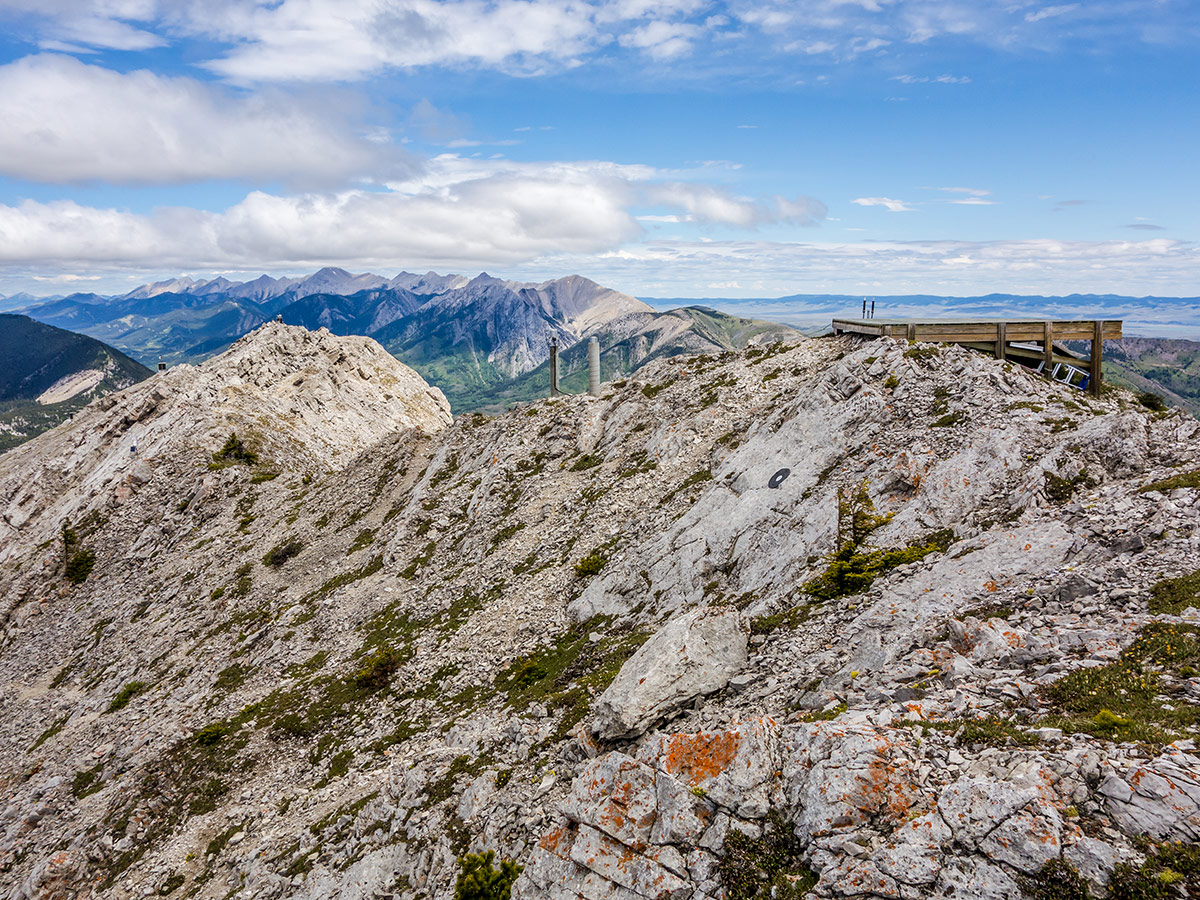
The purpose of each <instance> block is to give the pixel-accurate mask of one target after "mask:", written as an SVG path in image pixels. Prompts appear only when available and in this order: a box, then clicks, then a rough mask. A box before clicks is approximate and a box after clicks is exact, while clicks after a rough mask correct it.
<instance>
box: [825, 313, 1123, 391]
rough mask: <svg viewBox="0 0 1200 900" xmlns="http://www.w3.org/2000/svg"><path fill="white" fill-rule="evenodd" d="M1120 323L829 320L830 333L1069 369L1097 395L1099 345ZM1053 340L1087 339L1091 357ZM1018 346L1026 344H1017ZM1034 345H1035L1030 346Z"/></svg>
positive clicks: (1117, 331) (1101, 348) (1116, 335)
mask: <svg viewBox="0 0 1200 900" xmlns="http://www.w3.org/2000/svg"><path fill="white" fill-rule="evenodd" d="M1121 326H1122V323H1121V320H1120V319H1095V320H1083V319H1060V320H1057V321H1038V320H1034V319H834V320H833V332H834V334H844V333H850V334H863V335H869V336H871V337H896V338H906V339H908V340H910V341H930V342H940V343H950V344H962V345H964V346H967V347H972V348H974V349H976V350H984V351H986V352H990V353H994V354H995V355H996V358H997V359H1010V358H1011V359H1014V360H1016V361H1019V362H1023V363H1026V364H1027V365H1032V366H1034V367H1035V368H1036V367H1037V366H1038V365H1039V364H1040V366H1041V368H1042V370H1043V371H1044V372H1045V373H1046V374H1047V375H1049V374H1051V373H1052V372H1053V371H1054V369H1055V367H1056V366H1064V365H1069V366H1071V367H1072V368H1075V369H1078V370H1080V371H1085V372H1086V373H1087V387H1088V389H1089V390H1090V391H1091V392H1092V394H1093V395H1096V396H1098V395H1099V394H1100V386H1101V384H1102V383H1103V367H1102V358H1103V352H1104V342H1105V341H1113V340H1117V339H1119V338H1120V337H1121V335H1122V328H1121ZM1055 341H1091V354H1090V356H1089V358H1088V359H1086V360H1084V359H1081V358H1080V357H1078V356H1076V355H1075V354H1073V353H1071V352H1070V351H1069V350H1067V349H1066V348H1065V347H1062V346H1061V345H1059V346H1056V345H1055V343H1054V342H1055ZM1022 344H1024V345H1026V346H1021V345H1022ZM1029 345H1034V346H1029Z"/></svg>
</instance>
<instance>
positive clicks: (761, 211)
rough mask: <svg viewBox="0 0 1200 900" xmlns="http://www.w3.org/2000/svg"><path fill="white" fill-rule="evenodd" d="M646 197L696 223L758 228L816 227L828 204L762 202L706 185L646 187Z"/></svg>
mask: <svg viewBox="0 0 1200 900" xmlns="http://www.w3.org/2000/svg"><path fill="white" fill-rule="evenodd" d="M643 194H644V195H645V196H646V197H647V199H648V200H649V201H650V202H651V203H653V204H656V205H663V206H672V207H676V208H680V209H683V210H686V211H687V213H688V214H689V216H690V217H691V220H692V221H696V222H703V223H706V224H713V225H732V226H735V227H739V228H755V227H758V226H759V225H776V224H780V223H786V224H792V225H815V224H816V223H817V222H819V221H820V220H821V219H824V218H825V214H826V212H827V210H826V208H825V204H823V203H821V202H820V201H819V200H813V199H812V198H809V197H797V198H796V199H794V200H791V199H788V198H786V197H782V196H779V195H776V196H773V197H767V198H763V199H759V200H752V199H750V198H748V197H738V196H735V195H733V194H731V193H730V192H729V191H727V190H725V189H723V188H719V187H714V186H712V185H706V184H693V183H688V182H668V183H665V184H657V185H646V186H645V187H644V188H643Z"/></svg>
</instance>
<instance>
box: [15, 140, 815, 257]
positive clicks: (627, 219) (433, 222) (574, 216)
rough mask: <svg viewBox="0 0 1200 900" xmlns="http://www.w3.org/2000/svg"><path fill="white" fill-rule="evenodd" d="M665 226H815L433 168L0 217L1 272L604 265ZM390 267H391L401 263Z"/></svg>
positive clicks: (439, 161)
mask: <svg viewBox="0 0 1200 900" xmlns="http://www.w3.org/2000/svg"><path fill="white" fill-rule="evenodd" d="M648 206H649V207H653V208H655V209H656V210H659V209H662V210H665V212H662V213H661V214H660V213H657V212H656V213H650V215H661V216H662V218H660V219H657V220H658V221H668V219H666V218H665V217H666V216H673V217H675V218H674V219H673V221H678V222H695V223H701V224H719V225H725V226H732V227H742V228H753V227H755V226H757V225H762V224H783V223H790V224H813V223H815V222H817V221H819V220H820V219H821V218H823V217H824V215H825V207H824V205H823V204H821V203H820V202H819V201H817V200H812V199H809V198H804V197H796V198H787V197H782V196H774V197H766V198H760V199H757V200H754V199H749V198H745V197H739V196H736V195H734V194H732V193H730V192H729V191H727V190H726V189H724V188H721V187H717V186H712V185H703V184H695V183H688V182H678V181H662V180H660V178H659V174H658V173H657V172H656V171H655V170H653V169H651V168H649V167H645V166H622V165H617V164H614V163H608V162H602V161H597V162H573V163H551V164H540V163H520V162H512V161H508V160H477V159H468V158H463V157H458V156H454V155H451V154H446V155H442V156H439V157H435V158H434V159H433V160H430V161H429V163H428V164H427V166H426V167H425V168H423V169H422V170H421V171H420V172H418V173H414V174H413V175H412V176H411V177H409V178H407V179H403V180H398V181H396V182H393V183H392V184H391V185H390V186H389V189H387V190H376V191H372V190H347V191H340V192H333V193H306V194H299V195H295V196H279V195H274V194H270V193H267V192H263V191H254V192H252V193H250V194H249V195H248V196H247V197H246V198H245V199H244V200H242V201H241V202H240V203H238V204H236V205H234V206H232V207H230V208H229V209H226V210H224V211H223V212H206V211H201V210H194V209H181V208H164V209H159V210H156V211H154V212H153V213H149V214H136V213H131V212H127V211H123V210H118V209H100V208H95V207H87V206H82V205H79V204H76V203H74V202H71V201H58V202H53V203H38V202H34V201H26V202H24V203H21V204H19V205H14V206H0V263H8V264H9V265H10V266H17V265H20V266H38V265H45V266H63V267H64V268H65V267H67V266H70V267H72V270H73V269H74V268H76V267H77V266H78V264H79V262H80V261H86V262H90V263H94V264H97V265H102V266H105V267H109V268H113V267H115V268H120V267H148V266H151V265H153V266H154V267H156V268H159V267H161V266H164V265H174V266H178V267H180V268H182V269H202V268H213V267H216V268H246V267H249V268H270V267H272V266H291V265H296V266H303V265H310V264H311V265H315V264H325V263H330V262H332V263H338V264H352V263H353V264H363V265H371V264H377V263H379V261H381V260H383V261H395V262H397V263H400V264H407V265H416V264H419V265H427V266H455V267H467V268H469V267H472V266H480V267H482V266H495V265H512V264H516V263H519V262H522V261H526V260H529V259H532V258H535V257H537V256H541V255H545V254H549V253H595V252H601V251H605V250H609V249H611V248H613V247H615V246H619V245H621V244H623V243H625V242H628V241H630V240H633V239H636V238H638V237H639V236H640V235H642V234H643V227H642V226H641V225H640V224H639V221H638V212H639V210H640V209H645V208H646V207H648ZM389 264H390V263H389Z"/></svg>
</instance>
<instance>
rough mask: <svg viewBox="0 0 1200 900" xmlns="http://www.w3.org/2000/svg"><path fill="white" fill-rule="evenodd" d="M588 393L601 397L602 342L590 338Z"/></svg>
mask: <svg viewBox="0 0 1200 900" xmlns="http://www.w3.org/2000/svg"><path fill="white" fill-rule="evenodd" d="M588 393H589V394H591V395H592V396H593V397H598V396H600V341H599V340H597V339H596V338H594V337H591V338H588Z"/></svg>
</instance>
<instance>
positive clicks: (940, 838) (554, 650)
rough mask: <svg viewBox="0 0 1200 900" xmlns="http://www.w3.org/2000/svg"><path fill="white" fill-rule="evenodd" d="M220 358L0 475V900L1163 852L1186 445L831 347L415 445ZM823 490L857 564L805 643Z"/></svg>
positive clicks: (1197, 554) (1180, 778) (1189, 427)
mask: <svg viewBox="0 0 1200 900" xmlns="http://www.w3.org/2000/svg"><path fill="white" fill-rule="evenodd" d="M257 339H261V340H263V342H264V343H263V345H262V346H261V347H260V348H259V352H255V350H254V346H253V345H247V346H239V347H238V348H234V350H232V351H231V352H230V355H229V356H228V357H226V358H223V359H222V360H221V361H217V362H219V364H220V366H219V369H217V370H212V371H210V370H208V369H207V368H205V367H201V368H200V369H197V370H186V369H183V368H182V367H181V368H180V369H177V370H172V371H171V372H169V373H168V374H167V375H166V376H165V377H162V376H156V377H155V378H154V379H152V380H151V381H150V382H149V383H148V384H147V385H145V386H143V387H138V388H134V389H131V390H129V391H126V392H124V393H123V394H121V395H116V397H115V402H114V404H113V405H111V406H110V407H109V408H108V409H102V408H100V407H99V406H96V407H93V408H91V409H89V410H88V411H87V412H86V413H84V414H83V415H80V416H77V417H76V420H75V422H74V423H72V425H71V426H69V427H65V428H63V429H60V430H59V431H57V432H54V433H52V434H48V435H44V436H42V437H41V438H39V439H37V440H36V441H34V442H33V443H32V444H31V445H30V446H29V447H27V448H22V449H19V450H17V451H15V452H14V453H13V454H9V455H8V456H6V457H4V458H3V461H2V463H0V510H3V515H4V517H5V519H4V521H5V523H6V524H5V525H3V526H0V561H2V565H0V596H2V597H3V604H4V606H3V617H2V618H3V625H2V626H0V627H2V629H3V630H2V631H0V683H2V684H3V685H4V686H5V690H3V691H0V788H2V789H3V791H4V796H5V797H6V802H5V803H4V805H3V807H2V808H0V886H2V888H3V890H2V891H0V896H6V897H10V898H13V900H16V898H20V900H28V898H38V900H42V898H51V897H53V898H59V897H63V898H65V897H84V898H120V900H125V898H132V897H143V896H149V895H151V894H153V893H155V892H157V893H160V894H161V895H163V896H183V895H191V896H195V897H199V898H225V897H227V896H228V895H230V893H231V892H234V893H235V894H237V895H239V896H242V897H245V898H251V897H256V898H282V897H287V898H293V897H294V898H306V900H326V898H329V900H331V898H334V897H338V898H346V897H350V898H363V900H366V898H377V897H388V896H391V897H396V898H403V900H415V898H416V897H418V896H423V897H425V898H432V900H449V898H450V897H451V896H452V894H453V884H454V880H455V876H456V873H457V865H456V857H458V856H460V855H461V854H462V853H464V852H466V851H471V852H478V851H483V850H495V851H496V852H497V854H498V855H499V856H500V857H503V858H508V859H514V860H516V861H517V862H518V863H520V864H521V865H522V866H524V872H523V874H522V875H521V877H520V879H519V880H518V882H517V884H516V886H515V888H514V894H515V896H518V897H521V898H525V900H530V898H537V897H555V898H559V897H584V898H587V900H635V898H656V897H661V896H675V897H680V898H682V897H691V898H694V900H705V898H712V900H717V898H719V897H721V896H722V894H723V891H724V890H725V889H726V887H728V885H727V884H726V877H727V875H728V873H727V872H725V870H724V869H723V864H724V862H725V861H727V860H731V859H736V860H738V864H739V865H742V864H744V865H745V866H746V867H749V869H753V868H754V866H755V865H756V863H755V860H754V858H753V854H751V853H750V852H749V851H748V850H747V849H746V848H747V846H751V847H754V846H765V845H764V844H761V843H759V844H755V842H764V841H767V842H768V843H769V841H768V839H771V840H775V839H776V838H778V836H779V835H780V834H784V835H785V836H786V838H787V840H786V842H785V843H786V846H785V847H784V850H785V851H786V852H785V853H784V855H785V856H787V858H788V862H787V865H788V870H787V871H785V872H782V873H776V874H777V876H778V878H783V879H785V881H784V882H781V883H780V884H782V885H783V886H785V887H786V886H788V885H795V884H797V883H801V884H805V885H809V884H811V885H812V890H813V892H814V894H815V896H817V897H822V898H826V897H843V896H844V897H862V896H867V897H887V898H898V900H917V898H924V897H945V898H949V897H951V896H954V897H959V898H961V897H962V896H964V895H965V896H974V897H989V898H1014V900H1015V898H1017V897H1018V896H1019V895H1020V892H1021V891H1022V890H1023V888H1022V884H1023V879H1027V878H1031V877H1032V878H1036V877H1037V873H1038V872H1039V871H1040V869H1041V867H1042V866H1043V865H1044V864H1045V863H1046V862H1047V861H1055V860H1059V859H1062V860H1065V861H1066V862H1068V863H1069V864H1070V865H1072V866H1074V867H1075V868H1076V869H1077V870H1078V872H1079V873H1080V875H1081V876H1082V877H1084V878H1086V879H1087V880H1088V881H1089V882H1091V883H1092V885H1093V888H1094V890H1095V891H1099V890H1100V889H1101V887H1102V886H1103V885H1104V884H1105V883H1106V881H1107V880H1108V879H1109V878H1110V877H1113V872H1114V869H1115V867H1116V866H1117V865H1118V864H1120V863H1123V862H1129V863H1132V864H1134V865H1135V866H1136V865H1140V864H1141V861H1142V860H1143V858H1144V856H1145V852H1146V851H1145V849H1144V846H1143V845H1142V844H1140V843H1139V842H1138V841H1137V840H1135V838H1137V837H1138V836H1140V835H1147V836H1149V837H1150V839H1151V840H1153V841H1165V840H1174V839H1179V840H1185V841H1195V840H1197V815H1198V813H1197V807H1196V805H1195V803H1196V799H1197V797H1198V796H1200V788H1197V785H1196V778H1195V773H1196V772H1197V770H1198V768H1200V760H1198V758H1197V755H1196V752H1195V749H1194V744H1193V743H1192V740H1193V739H1192V736H1193V735H1194V734H1195V733H1196V728H1197V724H1196V723H1197V716H1198V714H1197V712H1196V709H1197V703H1200V678H1197V677H1196V676H1195V671H1196V668H1197V667H1200V650H1196V649H1195V643H1194V642H1196V641H1200V636H1198V635H1197V633H1196V626H1197V624H1198V623H1200V613H1197V612H1194V611H1189V604H1191V605H1192V606H1194V605H1195V604H1196V603H1198V602H1200V600H1197V599H1196V598H1195V597H1194V596H1190V595H1189V594H1188V591H1189V590H1191V588H1188V587H1187V585H1189V584H1193V582H1191V581H1186V582H1180V583H1175V582H1169V583H1168V582H1164V579H1176V578H1178V577H1180V576H1189V575H1191V573H1193V572H1194V571H1195V570H1196V567H1197V565H1198V563H1197V560H1198V559H1200V490H1197V489H1196V488H1195V487H1192V486H1190V485H1192V484H1193V482H1192V481H1191V480H1189V479H1186V478H1176V477H1175V476H1179V475H1181V474H1183V473H1187V472H1191V471H1193V470H1197V469H1200V446H1198V444H1200V424H1198V423H1196V422H1195V421H1193V420H1189V419H1185V418H1183V417H1182V416H1179V415H1177V414H1171V415H1157V414H1151V413H1147V412H1143V411H1141V410H1139V409H1138V408H1137V406H1136V404H1132V403H1130V402H1129V399H1128V398H1127V397H1125V396H1124V395H1122V394H1120V393H1119V392H1117V393H1114V394H1112V395H1111V396H1106V397H1104V398H1102V399H1101V400H1098V401H1097V400H1092V399H1088V398H1085V397H1083V396H1082V395H1080V394H1079V393H1078V392H1075V391H1073V390H1072V389H1069V388H1065V387H1063V386H1061V385H1055V384H1051V383H1049V382H1047V381H1044V380H1042V379H1040V378H1039V377H1037V376H1033V375H1030V374H1028V373H1025V372H1023V371H1021V370H1019V369H1016V368H1012V367H1009V366H1006V365H1004V364H1000V363H997V362H995V361H994V360H990V359H986V358H983V357H980V356H976V355H973V354H971V353H970V352H968V351H966V350H962V349H957V348H949V349H946V348H941V349H939V348H934V347H926V346H917V347H909V346H908V345H906V344H902V343H895V342H891V341H876V342H873V343H860V342H858V341H856V340H853V339H849V338H841V339H834V340H814V341H806V342H803V343H800V344H798V345H795V346H790V347H786V348H783V347H768V348H755V349H753V350H752V351H749V352H747V353H745V354H730V355H728V356H722V357H719V358H718V357H712V358H707V359H705V358H691V359H686V360H674V361H662V362H658V363H654V364H652V366H651V367H650V368H649V369H648V370H647V377H648V378H650V379H651V381H649V382H631V383H628V384H621V385H610V386H609V389H608V391H607V393H605V395H604V396H602V397H599V398H594V399H593V398H582V397H580V398H574V397H572V398H562V399H559V400H556V401H543V402H539V403H536V404H532V405H529V406H526V407H521V408H518V409H515V410H513V411H511V412H509V413H507V414H505V415H502V416H498V417H495V418H487V417H484V416H470V417H461V418H459V419H458V420H457V421H455V422H453V423H452V424H450V425H449V426H448V427H447V426H445V425H444V423H445V421H446V419H445V410H444V407H443V406H442V405H441V404H440V403H439V402H438V399H437V396H436V395H435V394H434V395H430V394H428V392H427V391H426V389H425V388H424V386H423V385H422V384H420V383H414V384H413V385H412V387H411V389H409V388H404V389H403V390H401V389H400V387H402V386H403V384H404V383H405V382H404V379H403V378H402V376H401V374H397V372H398V371H400V372H402V371H403V370H396V369H394V368H392V366H393V364H392V363H391V362H390V361H389V360H388V359H387V358H386V357H385V356H378V358H376V357H375V356H372V355H370V353H368V352H367V351H362V352H360V350H362V348H361V347H357V345H355V344H353V343H346V342H343V341H341V340H340V339H334V338H331V337H329V336H328V335H323V334H320V333H317V334H315V335H305V334H304V333H302V332H298V331H296V330H294V329H286V330H276V329H274V327H269V328H267V329H264V330H263V331H262V332H260V333H259V334H258V336H257ZM251 340H255V338H252V339H251ZM269 342H273V343H270V346H269V350H268V346H267V345H268V343H269ZM364 346H366V345H364ZM356 347H357V349H356ZM373 352H374V351H371V353H373ZM343 354H344V355H343ZM372 360H375V361H374V362H372ZM359 368H361V369H362V373H361V374H360V373H359V372H358V369H359ZM389 372H390V373H391V376H389V377H395V378H396V379H397V382H398V385H397V386H393V385H385V384H384V381H385V377H384V376H385V375H387V373H389ZM301 377H302V378H303V380H302V381H301V383H299V384H297V383H296V381H297V380H298V379H300V378H301ZM289 379H290V380H289ZM168 388H169V390H168ZM155 391H157V392H158V396H156V394H155ZM380 410H384V411H385V412H386V414H383V415H381V414H380ZM405 410H407V412H405ZM405 415H408V416H409V417H410V418H409V419H405V418H404V417H405ZM939 422H940V423H942V424H939ZM289 423H290V424H289ZM301 423H303V427H301ZM411 425H417V426H420V427H415V428H414V427H408V426H411ZM235 429H236V430H237V431H238V433H239V435H242V434H243V433H245V434H246V435H248V436H249V435H251V434H252V433H253V436H254V437H255V439H256V440H257V441H258V443H257V444H256V446H258V447H260V448H261V451H262V452H261V454H260V460H259V462H258V463H256V464H254V465H247V464H238V463H234V462H229V463H228V464H225V465H218V466H217V468H215V469H210V468H209V464H210V463H211V462H213V457H212V454H213V452H214V451H216V450H217V449H218V448H219V447H220V446H221V444H222V442H223V441H224V440H225V438H226V437H227V436H228V433H229V431H230V430H235ZM305 432H307V433H305ZM135 438H136V440H137V443H138V447H139V452H138V454H137V458H136V459H132V458H130V456H131V454H129V451H128V447H129V444H130V443H131V442H132V441H133V440H134V439H135ZM784 468H786V469H788V470H789V474H788V476H787V477H786V478H784V479H782V480H781V481H780V480H778V479H776V480H774V481H773V480H772V476H773V475H775V473H777V472H779V471H780V470H782V469H784ZM1167 478H1174V479H1175V480H1174V481H1172V482H1169V483H1167V484H1164V485H1162V486H1161V487H1160V488H1155V489H1145V488H1148V486H1149V483H1150V482H1155V481H1160V480H1162V479H1167ZM772 484H773V485H774V486H772ZM864 485H865V489H866V492H867V495H868V496H869V498H870V500H871V501H872V503H873V504H874V506H875V513H876V514H878V515H880V516H886V515H891V518H890V519H887V521H886V522H877V523H876V524H877V526H878V527H876V528H875V529H874V530H873V531H872V532H871V533H870V535H869V536H868V537H866V538H865V540H864V542H863V543H862V545H861V546H860V548H859V549H860V550H861V551H862V555H863V556H864V558H865V559H867V561H868V562H869V561H871V560H875V561H880V560H883V559H885V558H887V559H890V560H892V563H893V564H889V565H888V566H881V567H880V568H879V569H878V571H877V572H876V575H875V577H874V580H873V581H872V580H870V579H867V581H866V582H864V583H862V584H860V585H859V587H857V588H856V590H857V591H858V593H848V592H842V593H838V592H833V593H829V592H825V593H824V596H825V597H826V599H821V598H820V596H818V594H816V593H813V591H814V590H815V588H813V586H812V585H813V581H814V579H818V578H819V577H829V576H830V571H831V570H830V558H829V554H830V552H831V551H832V550H834V548H835V544H836V542H837V539H838V529H839V518H840V519H842V520H843V521H842V523H841V524H842V525H843V526H844V525H845V524H846V523H845V521H844V520H845V518H846V516H845V510H844V509H839V501H838V497H839V493H840V494H841V495H842V497H843V498H845V496H847V495H851V496H856V495H857V493H858V490H859V488H860V487H863V486H864ZM842 506H843V507H844V506H845V500H844V499H843V501H842ZM64 519H66V520H69V523H70V526H71V532H72V533H73V534H74V543H68V544H67V545H65V546H64V543H63V539H62V532H61V530H60V529H61V525H62V523H63V520H64ZM82 551H86V552H88V553H91V554H93V555H94V560H93V565H92V568H91V570H90V572H88V571H86V569H87V566H86V563H87V560H86V558H85V559H83V561H82V562H81V561H80V559H79V556H80V553H81V552H82ZM85 556H86V554H85ZM64 557H69V558H70V559H72V560H73V561H74V564H73V567H72V569H71V571H72V572H73V573H74V574H75V575H76V581H71V580H68V579H67V578H66V577H65V575H66V567H65V566H64ZM585 562H586V565H584V564H583V563H585ZM1164 584H1165V585H1166V587H1165V588H1164ZM742 623H746V624H745V625H743V624H742ZM747 627H748V632H749V634H748V635H747ZM1194 651H1195V652H1194ZM1192 655H1195V656H1196V657H1197V660H1196V661H1194V662H1193V661H1191V659H1192ZM1117 669H1120V670H1121V672H1125V673H1126V674H1125V675H1122V674H1121V672H1118V671H1117ZM1095 672H1099V673H1100V674H1101V675H1111V676H1114V677H1120V678H1126V677H1128V678H1132V677H1133V675H1132V674H1130V673H1135V672H1136V674H1137V677H1138V678H1139V679H1143V678H1144V679H1145V681H1144V683H1143V682H1141V681H1139V682H1137V683H1134V682H1129V683H1128V685H1127V687H1128V690H1126V695H1122V694H1121V693H1120V692H1119V691H1117V690H1113V691H1112V692H1111V694H1110V695H1105V700H1104V703H1105V704H1111V705H1112V706H1113V708H1112V709H1108V710H1107V712H1108V715H1107V716H1106V715H1103V713H1104V712H1105V710H1103V709H1100V708H1098V707H1097V705H1096V704H1095V702H1094V697H1095V696H1098V694H1097V695H1092V694H1091V693H1089V691H1091V690H1097V691H1101V690H1103V689H1104V685H1103V684H1101V685H1100V686H1099V687H1098V688H1097V687H1095V686H1094V685H1093V686H1089V684H1090V682H1089V680H1088V679H1089V678H1091V675H1090V674H1089V673H1095ZM1121 684H1122V688H1123V689H1124V688H1125V686H1126V685H1125V683H1123V682H1122V683H1121ZM1080 685H1082V688H1080V687H1079V686H1080ZM1064 686H1065V687H1067V688H1072V687H1074V688H1075V690H1074V693H1072V692H1071V691H1070V690H1065V689H1064ZM1126 696H1128V697H1130V698H1133V700H1136V701H1137V702H1138V703H1140V704H1141V705H1140V706H1137V707H1136V717H1137V720H1136V721H1134V714H1133V713H1131V711H1130V709H1129V708H1127V707H1128V705H1129V702H1132V701H1128V702H1127V700H1126V699H1125V697H1126ZM1123 703H1124V704H1126V706H1122V705H1121V704H1123ZM1088 704H1092V705H1090V706H1089V705H1088ZM597 735H599V736H597ZM748 842H749V843H748ZM772 846H774V845H772ZM738 848H741V849H740V850H739V849H738ZM771 852H772V853H773V852H774V851H771ZM738 853H741V854H742V855H741V856H737V855H736V854H738ZM751 874H753V872H752V873H751ZM760 874H761V873H760ZM764 877H766V876H765V875H764ZM772 877H774V876H772ZM1121 877H1124V876H1121ZM1185 877H1191V876H1185ZM1189 890H1191V886H1190V885H1189ZM1192 892H1193V893H1198V892H1200V885H1197V887H1196V890H1195V891H1192Z"/></svg>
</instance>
